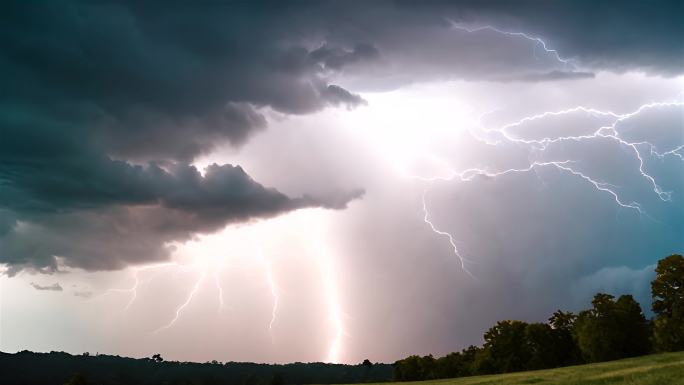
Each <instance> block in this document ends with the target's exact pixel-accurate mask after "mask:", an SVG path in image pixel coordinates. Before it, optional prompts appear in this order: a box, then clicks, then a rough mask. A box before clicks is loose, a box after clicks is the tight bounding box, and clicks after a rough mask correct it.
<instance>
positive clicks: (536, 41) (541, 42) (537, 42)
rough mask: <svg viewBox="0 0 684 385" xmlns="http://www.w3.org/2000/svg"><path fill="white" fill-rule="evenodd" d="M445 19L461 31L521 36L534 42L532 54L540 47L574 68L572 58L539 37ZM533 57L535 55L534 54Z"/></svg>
mask: <svg viewBox="0 0 684 385" xmlns="http://www.w3.org/2000/svg"><path fill="white" fill-rule="evenodd" d="M447 21H448V22H449V23H451V27H452V28H454V29H458V30H461V31H466V32H469V33H475V32H480V31H492V32H496V33H499V34H502V35H508V36H515V37H521V38H523V39H526V40H529V41H531V42H533V43H534V46H533V47H534V49H535V51H533V54H534V53H535V52H536V49H537V48H538V47H541V48H542V49H543V50H544V52H546V53H547V54H550V55H551V56H553V58H554V59H556V60H557V61H558V62H560V63H563V65H564V66H566V67H570V68H572V69H573V70H574V69H576V66H575V65H574V64H573V63H572V60H570V59H566V58H563V57H561V56H560V53H559V52H558V51H557V50H555V49H551V48H548V46H547V44H546V42H545V41H544V40H542V39H541V38H540V37H536V36H531V35H529V34H527V33H524V32H511V31H504V30H502V29H499V28H497V27H494V26H491V25H484V26H478V27H468V26H465V25H463V24H459V23H457V22H455V21H453V20H450V19H447ZM535 57H536V55H535Z"/></svg>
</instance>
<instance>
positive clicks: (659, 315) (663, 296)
mask: <svg viewBox="0 0 684 385" xmlns="http://www.w3.org/2000/svg"><path fill="white" fill-rule="evenodd" d="M655 271H656V278H655V279H654V280H653V281H652V282H651V295H652V297H653V305H652V309H653V312H654V313H655V314H656V317H655V319H654V322H653V337H654V342H655V345H656V349H658V350H660V351H677V350H684V257H682V256H681V255H677V254H673V255H670V256H669V257H667V258H663V259H661V260H660V261H658V266H657V267H656V269H655Z"/></svg>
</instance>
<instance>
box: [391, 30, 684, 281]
mask: <svg viewBox="0 0 684 385" xmlns="http://www.w3.org/2000/svg"><path fill="white" fill-rule="evenodd" d="M447 21H448V22H449V23H450V24H451V26H452V28H453V29H456V30H460V31H465V32H468V33H476V32H480V31H492V32H495V33H498V34H502V35H507V36H513V37H519V38H523V39H526V40H529V41H531V42H533V43H534V47H535V51H533V54H535V57H536V49H537V48H539V47H541V49H543V50H544V52H546V53H547V54H549V55H551V56H552V57H553V58H554V59H555V60H556V61H557V62H559V63H562V64H563V65H564V66H565V67H566V68H567V67H570V68H572V69H573V70H576V69H577V66H576V65H575V64H574V63H573V62H572V60H570V59H568V58H564V57H562V56H561V55H560V53H559V52H558V51H557V50H556V49H552V48H549V46H548V44H547V43H546V41H544V40H543V39H542V38H540V37H537V36H532V35H530V34H527V33H524V32H513V31H506V30H503V29H500V28H497V27H494V26H491V25H484V26H477V27H470V26H466V25H463V24H460V23H457V22H455V21H453V20H450V19H447ZM674 106H678V107H681V106H684V102H681V101H670V102H651V103H647V104H643V105H641V106H640V107H639V108H638V109H636V110H634V111H632V112H629V113H623V114H618V113H615V112H612V111H602V110H598V109H595V108H588V107H583V106H578V107H574V108H569V109H565V110H561V111H547V112H543V113H540V114H536V115H532V116H526V117H523V118H522V119H520V120H518V121H515V122H512V123H509V124H506V125H504V126H502V127H500V128H497V129H486V128H484V127H483V126H482V124H481V123H480V126H481V127H482V128H483V131H484V133H486V134H492V133H494V134H498V135H499V136H500V137H501V139H499V140H490V139H488V138H486V137H484V136H481V135H478V134H477V133H475V132H474V131H473V130H472V129H470V130H469V133H470V134H471V136H472V137H473V138H474V139H475V140H477V141H478V142H481V143H484V144H486V145H490V146H498V145H501V144H504V143H508V144H517V145H523V146H528V147H529V148H530V150H532V149H538V150H540V151H541V152H542V153H543V152H544V151H545V150H546V149H547V148H548V146H550V145H552V144H555V143H560V142H563V141H578V142H579V141H587V140H594V139H598V138H604V139H608V140H612V141H615V142H617V143H618V144H620V145H621V146H623V147H625V148H628V149H629V150H630V151H631V152H632V153H633V155H634V157H635V158H636V160H637V162H638V172H639V174H640V175H641V176H642V177H643V178H644V179H645V180H646V181H647V182H648V183H649V184H650V186H651V188H652V190H653V191H654V192H655V193H656V195H657V196H658V198H659V199H660V200H662V201H671V199H672V195H671V192H669V191H664V190H663V189H662V187H661V186H660V185H659V184H658V183H657V182H656V179H655V178H654V177H653V176H652V175H650V174H649V173H648V172H646V170H645V166H644V163H645V162H644V155H643V154H642V153H641V151H640V150H639V147H640V146H646V147H647V148H648V149H649V151H650V154H651V155H652V156H655V157H658V158H661V159H662V158H664V157H665V156H674V157H677V158H679V159H681V160H683V161H684V154H682V153H680V151H682V150H683V149H684V144H682V145H680V146H678V147H676V148H674V149H672V150H669V151H664V152H659V151H658V150H657V148H656V146H655V145H653V144H652V143H650V142H646V141H642V142H629V141H627V140H625V139H623V138H621V137H620V134H619V132H618V130H617V128H616V127H617V125H618V124H619V123H620V122H623V121H625V120H627V119H630V118H632V117H634V116H637V115H639V114H641V113H642V112H643V111H645V110H648V109H651V108H657V107H674ZM576 112H582V113H586V114H590V115H593V116H600V117H603V118H606V119H612V123H610V124H609V125H604V126H600V127H598V128H597V129H596V130H595V131H594V132H592V133H591V134H587V135H576V136H558V137H545V138H542V139H523V138H518V137H515V136H514V135H512V134H510V132H509V130H510V129H512V128H515V127H519V126H521V125H523V124H525V123H529V122H532V121H536V120H542V119H545V118H548V117H554V116H562V115H568V114H571V113H576ZM486 114H488V113H486ZM486 114H484V115H486ZM484 115H482V116H480V119H479V121H480V122H482V119H483V117H484ZM430 158H431V160H433V161H435V162H436V163H440V164H441V165H447V167H446V168H447V169H449V170H450V171H449V173H448V175H445V176H439V175H438V176H421V175H409V174H407V173H402V176H404V177H409V178H412V179H417V180H420V181H423V182H428V183H429V184H428V186H427V187H426V188H425V190H424V191H423V194H422V211H423V222H425V223H426V224H427V225H428V227H429V228H430V230H431V231H432V232H433V233H435V234H437V235H440V236H442V237H445V238H446V239H447V240H448V241H449V244H450V245H451V249H452V252H453V254H454V255H455V256H456V257H457V258H458V260H459V261H460V263H461V267H462V269H463V270H464V271H465V272H466V273H467V274H468V275H470V276H471V277H472V276H473V275H472V273H471V272H470V271H469V270H468V269H467V266H466V262H468V260H467V259H466V258H464V257H463V255H462V253H461V252H460V250H459V248H458V246H457V245H456V241H455V238H454V236H453V235H452V234H451V233H449V232H446V231H443V230H440V229H438V228H437V226H436V225H435V224H434V222H433V221H432V220H431V219H430V213H429V210H428V204H427V199H426V196H427V193H428V191H429V188H430V187H431V186H432V184H433V183H435V182H448V181H453V180H458V181H460V182H470V181H472V180H473V179H474V178H475V177H477V176H483V177H490V178H497V177H501V176H504V175H507V174H513V173H522V172H529V171H532V170H534V169H535V168H538V167H555V168H556V169H558V170H559V171H562V172H565V173H567V174H569V175H572V176H574V177H578V178H580V179H581V180H583V181H585V182H587V183H588V184H589V185H591V186H592V187H593V188H594V189H596V190H597V191H599V192H602V193H606V194H609V195H610V196H611V197H612V198H613V200H614V201H615V203H616V204H617V205H618V206H619V207H621V208H626V209H631V210H634V211H636V212H638V213H639V214H640V215H644V214H645V212H644V211H643V210H642V208H641V205H640V204H639V203H637V202H625V201H624V199H622V198H621V197H620V195H619V194H618V192H617V191H616V189H615V186H614V185H611V184H610V183H606V182H602V181H599V180H596V179H594V178H592V177H591V176H589V175H587V174H586V173H583V172H581V171H579V170H577V169H574V168H573V167H572V163H573V161H572V160H567V159H566V160H559V161H547V162H539V161H534V162H531V163H530V164H529V165H528V167H525V168H518V169H516V168H510V169H505V170H501V171H497V172H491V171H488V170H486V169H480V168H470V169H466V170H463V171H460V172H459V171H455V170H453V169H452V168H451V167H449V166H448V162H446V161H444V160H441V159H439V158H438V157H436V156H434V155H431V156H430Z"/></svg>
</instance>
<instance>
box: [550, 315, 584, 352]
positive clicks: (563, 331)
mask: <svg viewBox="0 0 684 385" xmlns="http://www.w3.org/2000/svg"><path fill="white" fill-rule="evenodd" d="M575 320H577V316H576V315H575V314H573V313H571V312H564V311H562V310H556V311H555V312H554V313H553V315H551V317H550V318H549V326H551V328H552V329H553V336H554V341H553V344H554V352H555V354H556V357H557V359H558V361H559V362H558V365H560V366H565V365H573V364H578V363H580V362H581V361H582V359H581V353H580V351H579V348H578V346H577V343H576V342H575V338H574V337H573V335H572V331H573V328H574V326H575Z"/></svg>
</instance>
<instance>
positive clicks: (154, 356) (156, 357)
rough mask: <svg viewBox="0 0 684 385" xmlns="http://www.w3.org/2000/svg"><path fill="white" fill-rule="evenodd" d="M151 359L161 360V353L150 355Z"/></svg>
mask: <svg viewBox="0 0 684 385" xmlns="http://www.w3.org/2000/svg"><path fill="white" fill-rule="evenodd" d="M152 361H154V362H163V361H164V359H163V358H162V356H161V354H159V353H157V354H154V355H153V356H152Z"/></svg>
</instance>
